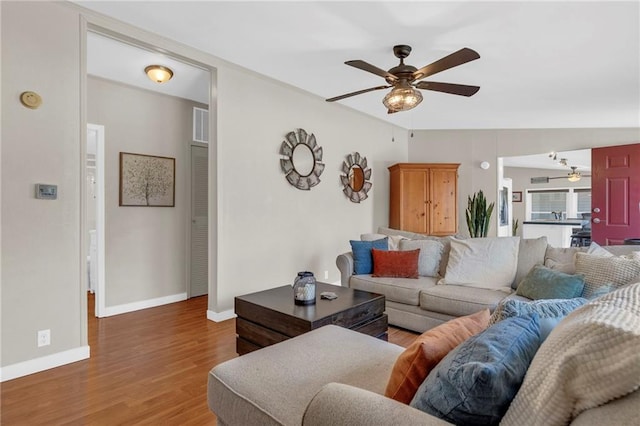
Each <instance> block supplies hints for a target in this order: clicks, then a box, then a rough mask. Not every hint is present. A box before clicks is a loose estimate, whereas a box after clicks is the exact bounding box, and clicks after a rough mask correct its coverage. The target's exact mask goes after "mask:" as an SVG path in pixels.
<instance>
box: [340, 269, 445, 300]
mask: <svg viewBox="0 0 640 426" xmlns="http://www.w3.org/2000/svg"><path fill="white" fill-rule="evenodd" d="M437 281H438V278H432V277H419V278H417V279H415V278H387V277H373V276H371V275H353V276H352V277H351V279H350V280H349V287H351V288H353V289H356V290H363V291H370V292H372V293H378V294H383V295H384V297H385V298H386V300H390V301H392V302H399V303H404V304H407V305H413V306H418V304H420V291H422V290H426V289H428V288H431V287H435V285H436V283H437Z"/></svg>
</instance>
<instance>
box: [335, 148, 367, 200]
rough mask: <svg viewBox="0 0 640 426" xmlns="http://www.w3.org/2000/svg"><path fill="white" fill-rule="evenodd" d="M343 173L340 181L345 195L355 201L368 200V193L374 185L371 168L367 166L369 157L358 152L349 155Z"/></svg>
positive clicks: (344, 163) (343, 165) (343, 164)
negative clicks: (371, 180) (370, 180)
mask: <svg viewBox="0 0 640 426" xmlns="http://www.w3.org/2000/svg"><path fill="white" fill-rule="evenodd" d="M342 173H343V174H341V175H340V181H341V182H342V185H343V186H344V188H343V189H342V192H344V195H346V196H347V197H348V198H349V200H351V201H352V202H354V203H359V202H360V201H362V200H366V199H367V197H368V196H367V193H368V192H369V190H370V189H371V187H372V186H373V185H372V183H371V182H369V179H371V169H370V168H368V167H367V158H366V157H362V156H361V155H360V153H358V152H354V153H353V154H349V155H347V159H346V160H345V161H344V162H343V163H342Z"/></svg>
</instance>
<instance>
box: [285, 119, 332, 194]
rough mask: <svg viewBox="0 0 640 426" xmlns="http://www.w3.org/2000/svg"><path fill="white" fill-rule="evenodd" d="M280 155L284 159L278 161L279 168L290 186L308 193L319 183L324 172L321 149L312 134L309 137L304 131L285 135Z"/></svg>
mask: <svg viewBox="0 0 640 426" xmlns="http://www.w3.org/2000/svg"><path fill="white" fill-rule="evenodd" d="M280 155H283V156H284V157H285V158H281V159H280V167H281V168H282V171H283V172H284V174H285V175H286V177H287V182H289V183H290V184H291V185H293V186H295V187H296V188H298V189H303V190H306V191H308V190H310V189H311V188H312V187H314V186H316V185H317V184H319V183H320V175H321V174H322V172H323V171H324V163H322V147H321V146H318V144H317V142H316V137H315V136H314V135H313V133H312V134H310V135H309V134H307V132H306V131H305V130H304V129H297V130H296V131H293V132H289V133H287V136H286V138H285V140H284V141H283V142H282V145H280Z"/></svg>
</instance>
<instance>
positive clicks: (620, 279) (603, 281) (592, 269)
mask: <svg viewBox="0 0 640 426" xmlns="http://www.w3.org/2000/svg"><path fill="white" fill-rule="evenodd" d="M576 273H578V274H582V275H584V281H585V283H584V291H583V293H582V297H586V298H590V297H591V296H592V294H593V293H594V292H596V290H597V289H598V287H600V286H603V285H607V284H613V285H614V286H616V287H618V288H620V287H622V286H624V285H626V284H630V283H634V282H637V281H640V260H636V259H628V258H625V257H618V256H611V257H602V256H594V255H591V254H586V253H576Z"/></svg>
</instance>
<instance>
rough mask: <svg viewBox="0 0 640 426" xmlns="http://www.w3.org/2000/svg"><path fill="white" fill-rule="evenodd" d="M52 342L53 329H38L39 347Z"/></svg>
mask: <svg viewBox="0 0 640 426" xmlns="http://www.w3.org/2000/svg"><path fill="white" fill-rule="evenodd" d="M50 344H51V330H38V347H39V348H40V347H42V346H48V345H50Z"/></svg>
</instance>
